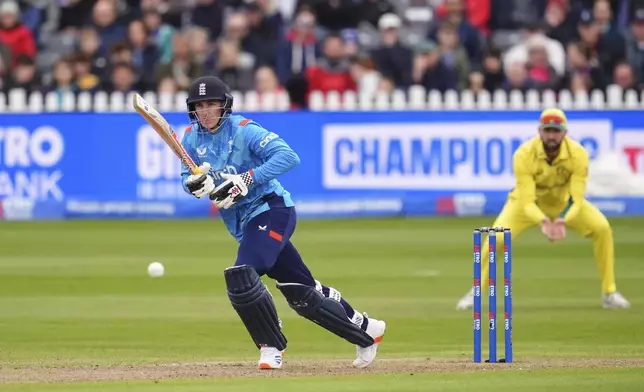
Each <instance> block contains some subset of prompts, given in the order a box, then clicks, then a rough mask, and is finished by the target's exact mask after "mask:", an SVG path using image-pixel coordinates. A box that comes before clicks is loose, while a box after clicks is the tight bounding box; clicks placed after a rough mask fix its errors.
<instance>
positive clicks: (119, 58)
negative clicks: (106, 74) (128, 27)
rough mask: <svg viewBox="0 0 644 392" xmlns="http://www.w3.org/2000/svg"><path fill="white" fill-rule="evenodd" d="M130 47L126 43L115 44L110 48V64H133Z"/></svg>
mask: <svg viewBox="0 0 644 392" xmlns="http://www.w3.org/2000/svg"><path fill="white" fill-rule="evenodd" d="M133 57H134V56H133V54H132V47H131V46H130V45H129V44H128V43H127V42H117V43H116V44H114V46H112V47H111V48H110V64H118V63H121V64H123V63H124V64H130V65H132V64H133V62H132V60H133Z"/></svg>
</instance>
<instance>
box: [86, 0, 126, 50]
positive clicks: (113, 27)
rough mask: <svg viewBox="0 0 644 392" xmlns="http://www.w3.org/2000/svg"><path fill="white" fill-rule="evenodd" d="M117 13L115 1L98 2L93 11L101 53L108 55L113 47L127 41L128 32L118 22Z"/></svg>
mask: <svg viewBox="0 0 644 392" xmlns="http://www.w3.org/2000/svg"><path fill="white" fill-rule="evenodd" d="M117 16H118V14H117V11H116V5H115V2H114V1H111V0H98V1H97V2H96V4H95V5H94V9H93V11H92V24H93V26H94V28H95V29H96V31H97V32H98V36H99V38H100V47H99V53H102V54H107V53H108V51H109V50H110V48H111V47H112V46H114V45H115V44H116V43H118V42H122V41H125V40H126V38H127V31H126V29H125V26H123V25H122V24H121V23H120V22H119V21H118V20H117Z"/></svg>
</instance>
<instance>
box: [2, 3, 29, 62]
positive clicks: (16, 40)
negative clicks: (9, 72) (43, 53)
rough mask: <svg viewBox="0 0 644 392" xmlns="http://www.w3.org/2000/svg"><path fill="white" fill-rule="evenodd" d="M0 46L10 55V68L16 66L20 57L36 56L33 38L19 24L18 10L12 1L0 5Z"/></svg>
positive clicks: (26, 29) (16, 4)
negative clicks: (7, 50)
mask: <svg viewBox="0 0 644 392" xmlns="http://www.w3.org/2000/svg"><path fill="white" fill-rule="evenodd" d="M0 44H2V45H4V46H6V47H7V48H8V49H9V51H10V53H11V63H10V68H13V67H15V66H16V65H17V64H18V57H20V56H23V55H24V56H28V57H31V58H34V57H35V56H36V43H35V41H34V36H33V34H32V33H31V31H29V29H28V28H27V27H25V26H24V25H23V24H22V23H20V8H19V7H18V3H16V2H15V1H13V0H8V1H4V2H2V4H0Z"/></svg>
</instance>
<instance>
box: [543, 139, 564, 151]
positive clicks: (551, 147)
mask: <svg viewBox="0 0 644 392" xmlns="http://www.w3.org/2000/svg"><path fill="white" fill-rule="evenodd" d="M560 146H561V143H560V142H557V141H554V140H548V141H543V149H544V150H545V151H546V152H550V153H552V152H557V151H558V150H559V147H560Z"/></svg>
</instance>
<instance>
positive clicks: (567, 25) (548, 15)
mask: <svg viewBox="0 0 644 392" xmlns="http://www.w3.org/2000/svg"><path fill="white" fill-rule="evenodd" d="M576 17H577V14H576V13H575V12H572V7H571V5H570V3H569V1H567V0H564V1H549V2H548V5H547V7H546V12H545V14H544V21H545V24H546V26H545V30H546V31H547V35H548V37H550V38H552V39H554V40H556V41H559V42H561V44H562V45H564V46H566V45H567V44H568V43H569V42H571V41H572V40H573V39H575V36H576V35H577V34H576V31H575V23H576V21H575V18H576Z"/></svg>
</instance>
